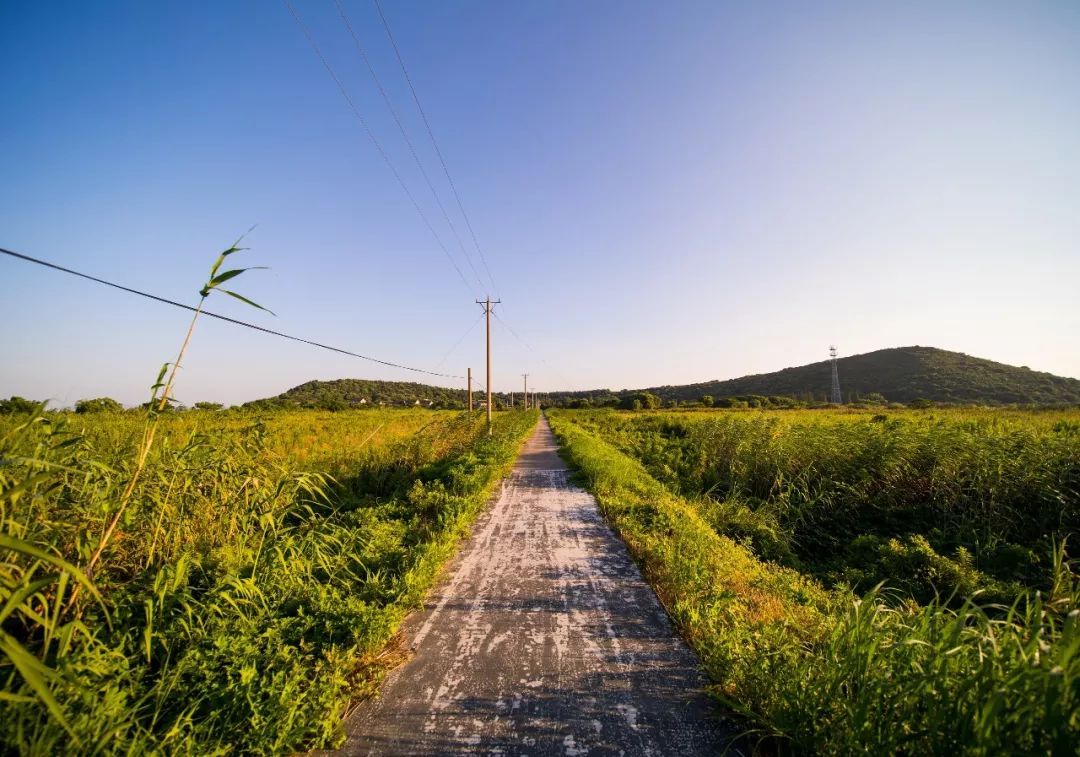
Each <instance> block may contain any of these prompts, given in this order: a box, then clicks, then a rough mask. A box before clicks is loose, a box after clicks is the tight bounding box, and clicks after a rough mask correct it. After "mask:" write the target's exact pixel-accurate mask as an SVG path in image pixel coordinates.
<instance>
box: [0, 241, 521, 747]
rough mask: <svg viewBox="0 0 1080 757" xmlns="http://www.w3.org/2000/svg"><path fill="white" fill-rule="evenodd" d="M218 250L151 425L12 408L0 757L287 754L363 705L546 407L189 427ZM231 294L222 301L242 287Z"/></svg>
mask: <svg viewBox="0 0 1080 757" xmlns="http://www.w3.org/2000/svg"><path fill="white" fill-rule="evenodd" d="M237 252H240V248H238V247H237V246H236V245H233V246H232V247H230V248H229V249H228V250H226V251H225V252H223V253H222V254H221V255H220V256H218V258H217V260H216V261H215V262H214V264H213V266H212V268H211V270H210V275H209V277H208V280H207V282H206V283H205V284H204V285H203V287H202V289H201V290H200V292H199V294H200V300H199V306H198V307H197V308H194V316H193V317H192V319H191V322H190V325H189V327H188V330H187V333H186V336H185V337H184V339H183V342H182V346H181V347H180V350H179V354H178V356H177V358H176V360H175V362H173V363H167V364H165V365H164V366H162V368H161V370H160V371H159V373H158V376H157V380H156V381H155V382H154V384H153V386H152V387H151V398H150V401H149V402H148V403H146V405H144V406H143V407H142V408H141V409H140V410H129V411H124V410H123V409H122V408H121V407H120V406H119V403H116V402H115V401H113V400H111V399H108V398H98V399H93V400H85V401H82V402H80V403H79V404H78V405H77V406H76V408H75V412H73V413H72V412H52V411H46V409H45V408H44V406H42V405H39V404H38V403H34V402H30V401H28V400H25V399H22V398H18V397H13V398H11V399H9V400H5V401H3V402H0V681H2V687H0V700H2V704H0V751H3V752H4V753H15V754H41V755H53V754H192V755H205V754H226V753H241V754H244V753H251V754H291V753H295V752H297V751H302V750H305V749H309V748H317V747H328V746H332V745H334V744H336V743H338V742H339V741H340V740H341V738H342V737H343V732H342V727H341V723H342V717H343V715H344V714H345V711H346V709H347V707H348V705H349V703H350V702H351V701H355V700H356V699H357V698H361V697H364V696H366V695H369V694H370V693H372V692H373V691H374V689H375V687H376V686H377V684H378V681H379V680H380V678H381V676H382V674H383V673H384V672H385V671H386V670H387V669H388V667H389V666H390V665H391V664H392V663H393V662H394V660H395V648H394V645H393V637H394V634H395V632H396V630H397V628H398V626H399V624H400V622H401V620H402V619H403V618H404V616H405V615H406V613H407V612H408V611H409V610H410V609H412V608H414V607H416V606H417V605H418V604H419V602H420V601H421V599H422V598H423V596H424V594H425V592H426V590H427V589H428V588H429V587H430V586H431V584H432V582H433V581H434V579H435V577H436V576H437V574H438V571H439V569H440V567H441V565H442V564H443V563H444V561H445V560H446V558H447V557H449V556H450V554H451V553H452V552H453V550H454V548H455V545H456V543H457V541H458V539H459V538H460V537H461V536H462V535H463V534H464V533H465V531H466V530H467V528H468V526H469V524H470V523H471V521H472V519H473V518H474V516H475V515H476V514H477V513H478V511H479V510H480V509H481V508H482V506H483V505H484V503H485V502H486V500H487V499H488V497H489V496H490V495H491V494H492V491H493V489H494V487H495V486H496V484H497V483H498V481H499V479H500V478H501V477H502V475H503V474H504V473H505V472H506V471H508V470H509V468H510V466H511V465H512V463H513V460H514V458H515V457H516V454H517V451H518V449H519V447H520V445H521V444H522V443H523V441H524V439H525V438H526V436H527V434H528V432H529V431H530V430H531V429H532V427H533V426H534V425H535V423H536V420H537V415H536V413H535V411H534V412H528V413H526V412H516V413H500V414H499V415H498V416H496V419H495V423H494V427H493V429H492V433H490V434H489V433H488V429H487V424H486V422H485V421H484V419H483V418H482V417H481V414H480V413H478V412H477V413H466V412H455V411H449V410H446V411H434V412H433V411H430V410H402V409H397V410H389V409H380V410H371V411H363V412H321V411H317V410H280V411H279V412H274V413H260V412H258V411H255V410H226V411H222V410H221V406H220V405H216V404H214V403H199V404H197V405H196V409H195V410H192V411H188V412H177V408H178V406H177V405H176V403H175V402H174V400H173V394H172V389H173V384H174V379H175V378H176V376H177V375H178V369H179V367H180V365H181V363H182V362H183V360H184V355H185V353H186V351H187V349H188V347H189V345H190V343H191V339H192V334H193V333H194V331H195V327H196V324H197V322H198V320H199V316H200V314H201V310H202V306H203V303H204V302H205V301H206V299H207V298H208V297H210V296H211V295H217V294H222V295H227V296H231V297H234V298H236V299H238V300H241V301H243V302H245V303H247V304H248V305H252V306H254V307H260V306H259V305H256V304H255V303H253V302H252V301H250V300H248V299H247V298H246V297H244V296H242V295H239V294H237V293H236V292H233V291H227V290H225V289H223V288H222V286H221V285H222V284H224V283H226V282H230V281H233V280H235V279H236V278H237V277H238V276H240V275H241V274H243V273H244V272H245V271H246V270H249V269H232V270H225V271H222V270H221V268H222V267H223V263H224V262H225V261H226V259H228V258H230V256H232V255H233V254H235V253H237ZM230 286H231V284H230Z"/></svg>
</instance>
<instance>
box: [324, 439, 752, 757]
mask: <svg viewBox="0 0 1080 757" xmlns="http://www.w3.org/2000/svg"><path fill="white" fill-rule="evenodd" d="M556 449H557V448H556V444H555V438H554V436H553V435H552V433H551V429H550V427H549V426H548V424H547V420H546V419H542V420H541V421H540V424H539V425H538V426H537V429H536V431H535V432H534V433H533V435H532V437H531V438H530V440H529V442H528V443H527V445H526V447H525V449H524V451H523V452H522V454H521V456H520V457H519V458H518V461H517V463H516V465H515V467H514V470H513V472H512V474H511V475H510V476H509V478H508V479H507V481H506V482H505V483H504V485H503V491H502V493H501V495H500V496H499V498H498V501H497V502H496V503H495V505H494V506H493V507H491V508H490V509H489V510H488V512H486V513H485V514H484V515H482V516H481V517H480V519H479V520H478V521H477V523H476V526H475V528H474V529H473V535H472V537H470V538H469V539H468V540H467V541H466V542H465V543H464V544H463V545H462V549H461V551H460V553H459V554H458V556H457V558H456V559H455V560H454V561H453V563H452V564H451V565H450V566H449V569H448V571H447V576H446V578H444V580H443V581H442V582H441V584H440V585H439V586H438V587H437V588H436V589H435V590H434V591H433V592H432V595H431V596H430V597H429V599H428V605H427V607H426V608H425V610H424V611H422V612H418V613H415V614H414V615H413V616H411V617H410V618H409V619H408V620H407V621H406V623H405V626H404V629H403V630H404V634H405V638H406V639H407V643H409V644H410V646H411V648H412V649H413V652H414V655H413V657H412V658H411V659H410V660H409V661H408V662H407V663H405V664H404V665H402V666H401V667H399V668H398V669H396V670H394V671H393V672H392V673H391V674H390V675H389V676H388V677H387V679H386V681H385V682H384V683H383V686H382V692H381V695H380V696H379V697H378V698H376V699H373V700H370V701H367V702H364V703H363V704H362V705H361V706H360V707H359V708H358V709H357V711H356V712H354V713H353V715H352V716H351V717H350V718H349V720H348V722H347V723H346V730H347V732H348V741H347V742H346V744H345V746H344V747H343V749H342V752H343V753H345V754H372V755H384V754H395V755H396V754H420V755H444V754H463V753H465V754H501V755H524V754H529V755H554V754H560V755H563V754H565V755H584V754H591V755H598V754H626V755H666V754H672V755H674V754H678V755H692V754H716V753H718V752H720V751H722V750H723V749H724V748H725V747H726V746H728V745H729V744H731V742H732V739H733V731H732V729H731V727H730V726H729V725H727V724H725V723H724V722H723V721H721V720H720V719H719V715H718V711H717V707H716V706H715V705H714V704H713V703H712V702H711V701H710V700H709V699H708V697H707V696H706V695H705V694H704V693H703V691H702V690H703V687H704V686H705V684H706V678H705V675H704V673H703V672H702V671H701V667H700V664H699V662H698V660H697V658H696V657H695V656H694V654H693V652H691V651H690V649H689V648H688V647H687V646H686V645H685V644H684V643H683V641H682V640H681V639H680V638H679V637H678V635H677V634H676V632H675V629H674V628H673V627H672V625H671V622H670V620H669V619H668V616H667V614H666V613H665V612H664V609H663V608H662V607H661V605H660V603H659V601H658V600H657V598H656V595H655V594H654V593H653V591H652V589H651V588H650V587H649V585H648V584H647V583H646V582H645V580H644V579H643V578H642V576H641V573H640V572H639V571H638V568H637V566H636V565H635V564H634V562H633V561H632V560H631V558H630V556H629V554H628V553H627V551H626V547H625V545H624V544H623V543H622V541H621V540H620V539H619V538H618V537H617V536H616V535H615V534H614V532H612V530H611V529H610V528H609V527H608V525H607V524H606V523H605V522H604V521H603V519H602V518H601V516H600V513H599V511H598V510H597V506H596V501H595V500H594V499H593V497H592V496H591V495H590V494H588V493H587V492H585V491H582V490H581V489H579V488H578V487H576V486H572V485H571V484H570V483H569V480H568V478H569V471H568V470H567V467H566V464H565V463H564V462H563V461H562V460H561V459H560V458H559V456H558V454H557V453H556Z"/></svg>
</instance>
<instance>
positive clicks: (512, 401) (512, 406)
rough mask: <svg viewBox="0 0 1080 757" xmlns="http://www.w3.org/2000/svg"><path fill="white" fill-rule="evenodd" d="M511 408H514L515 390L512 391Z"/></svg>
mask: <svg viewBox="0 0 1080 757" xmlns="http://www.w3.org/2000/svg"><path fill="white" fill-rule="evenodd" d="M510 409H511V410H513V409H514V392H513V391H511V392H510Z"/></svg>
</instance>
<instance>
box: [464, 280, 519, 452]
mask: <svg viewBox="0 0 1080 757" xmlns="http://www.w3.org/2000/svg"><path fill="white" fill-rule="evenodd" d="M500 303H502V300H493V299H491V298H490V297H485V298H484V299H482V300H477V301H476V304H477V305H480V306H481V307H483V308H484V319H485V321H486V325H487V357H486V363H487V382H486V383H485V385H484V391H485V393H486V394H487V403H486V404H487V425H488V433H489V434H490V433H491V409H492V400H491V314H492V312H493V310H494V306H495V305H498V304H500ZM521 377H522V378H523V379H524V380H525V386H524V390H525V391H524V398H523V400H522V404H523V406H524V408H525V409H526V410H528V409H529V404H530V403H529V374H528V373H523V374H521ZM467 380H468V382H469V411H470V412H471V411H472V409H473V390H472V368H469V370H468V377H467ZM532 404H533V405H534V406H535V404H536V396H535V393H534V395H533V400H532ZM510 407H511V408H513V407H514V393H513V392H510Z"/></svg>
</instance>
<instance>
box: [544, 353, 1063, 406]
mask: <svg viewBox="0 0 1080 757" xmlns="http://www.w3.org/2000/svg"><path fill="white" fill-rule="evenodd" d="M838 370H839V373H840V388H841V392H842V394H843V397H844V401H845V402H850V401H853V400H856V399H858V398H859V397H865V396H866V395H868V394H871V393H877V394H881V395H884V396H885V398H886V399H887V400H889V401H891V402H905V403H907V402H911V401H912V400H917V399H926V400H932V401H934V402H952V403H963V404H975V403H978V404H1024V405H1029V404H1030V405H1071V404H1080V380H1077V379H1074V378H1066V377H1063V376H1055V375H1053V374H1051V373H1042V372H1039V371H1032V370H1030V369H1028V368H1026V367H1020V368H1018V367H1016V366H1012V365H1005V364H1003V363H995V362H993V361H992V360H983V359H982V358H977V357H971V356H970V355H965V354H963V353H960V352H949V351H947V350H939V349H936V348H934V347H897V348H893V349H886V350H877V351H875V352H867V353H865V354H863V355H852V356H851V357H844V358H840V360H839V362H838ZM830 382H831V367H830V363H829V361H828V360H823V361H821V362H820V363H811V364H810V365H803V366H799V367H797V368H785V369H784V370H782V371H776V372H775V373H764V374H759V375H754V376H743V377H742V378H737V379H730V380H727V381H707V382H705V383H701V384H685V385H681V386H658V387H651V388H649V389H646V390H644V391H648V392H651V393H653V394H656V395H658V396H659V397H660V398H661V399H662V400H664V401H665V402H670V401H672V400H677V401H680V402H693V401H696V400H699V399H700V398H701V397H702V396H704V395H710V396H712V397H714V398H715V399H717V400H719V399H721V398H724V397H745V396H749V395H762V396H783V397H792V398H794V399H796V400H800V401H808V402H814V401H817V402H820V401H823V400H824V399H826V398H827V397H828V393H829V386H830ZM630 394H633V392H617V393H613V392H609V391H607V390H600V391H596V392H567V393H559V394H557V395H555V396H553V397H552V399H553V400H555V402H556V403H557V404H565V403H567V402H569V401H572V400H574V399H581V398H585V397H590V398H592V400H593V404H594V405H595V404H604V403H606V402H610V400H611V399H612V398H613V397H624V396H627V395H630ZM556 398H557V399H556Z"/></svg>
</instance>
